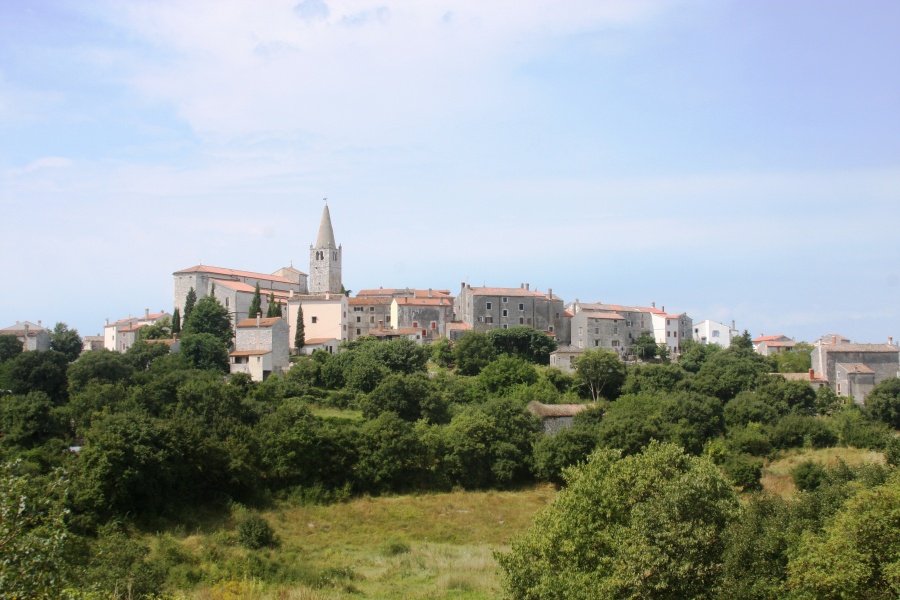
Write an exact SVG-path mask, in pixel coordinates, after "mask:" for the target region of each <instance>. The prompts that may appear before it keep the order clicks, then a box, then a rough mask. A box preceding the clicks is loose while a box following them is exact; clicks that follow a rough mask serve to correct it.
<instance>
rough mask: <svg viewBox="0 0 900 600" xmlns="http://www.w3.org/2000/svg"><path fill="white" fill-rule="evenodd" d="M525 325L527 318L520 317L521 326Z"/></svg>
mask: <svg viewBox="0 0 900 600" xmlns="http://www.w3.org/2000/svg"><path fill="white" fill-rule="evenodd" d="M524 324H525V318H524V317H519V325H524Z"/></svg>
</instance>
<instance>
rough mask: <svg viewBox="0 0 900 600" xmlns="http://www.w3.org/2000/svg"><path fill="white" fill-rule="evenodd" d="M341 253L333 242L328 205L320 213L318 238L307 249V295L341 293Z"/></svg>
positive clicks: (339, 248)
mask: <svg viewBox="0 0 900 600" xmlns="http://www.w3.org/2000/svg"><path fill="white" fill-rule="evenodd" d="M341 252H342V249H341V247H340V246H338V245H337V244H336V243H335V242H334V230H333V229H332V228H331V213H330V212H328V205H327V204H326V205H325V210H323V211H322V222H321V223H320V224H319V237H318V238H317V239H316V244H315V246H310V247H309V293H310V294H325V293H332V294H339V293H340V292H341V288H342V287H343V286H342V285H341Z"/></svg>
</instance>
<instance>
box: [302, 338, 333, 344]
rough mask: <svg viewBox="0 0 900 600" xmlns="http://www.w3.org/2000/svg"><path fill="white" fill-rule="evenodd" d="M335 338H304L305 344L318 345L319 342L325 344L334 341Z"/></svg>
mask: <svg viewBox="0 0 900 600" xmlns="http://www.w3.org/2000/svg"><path fill="white" fill-rule="evenodd" d="M336 341H338V340H337V338H309V339H308V340H306V345H307V346H318V345H319V344H325V343H327V342H336Z"/></svg>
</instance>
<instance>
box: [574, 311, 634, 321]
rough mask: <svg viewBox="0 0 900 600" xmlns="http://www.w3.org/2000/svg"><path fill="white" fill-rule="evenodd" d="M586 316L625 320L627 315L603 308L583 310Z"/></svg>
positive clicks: (589, 317)
mask: <svg viewBox="0 0 900 600" xmlns="http://www.w3.org/2000/svg"><path fill="white" fill-rule="evenodd" d="M581 312H583V313H584V315H585V317H587V318H588V319H610V320H619V319H622V320H624V319H625V317H623V316H622V315H620V314H619V313H615V312H607V311H603V310H583V311H581Z"/></svg>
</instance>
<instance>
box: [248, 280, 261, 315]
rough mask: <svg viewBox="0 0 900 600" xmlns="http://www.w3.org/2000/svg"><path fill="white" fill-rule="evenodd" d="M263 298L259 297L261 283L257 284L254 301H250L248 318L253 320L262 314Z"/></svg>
mask: <svg viewBox="0 0 900 600" xmlns="http://www.w3.org/2000/svg"><path fill="white" fill-rule="evenodd" d="M261 307H262V298H260V297H259V282H258V281H257V282H256V289H255V290H253V300H251V301H250V309H249V310H248V311H247V317H248V318H250V319H252V318H254V317H255V316H256V315H257V314H258V313H259V312H261Z"/></svg>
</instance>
